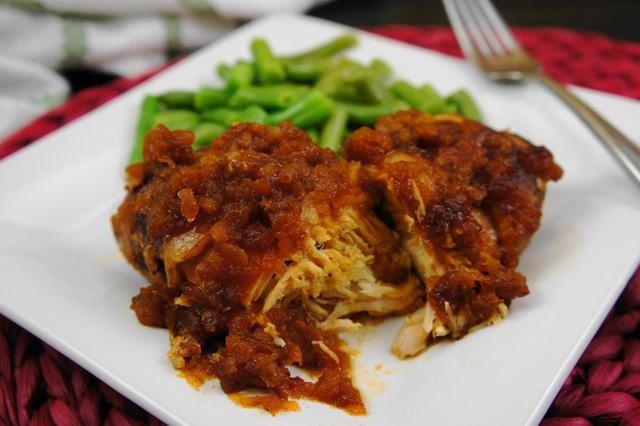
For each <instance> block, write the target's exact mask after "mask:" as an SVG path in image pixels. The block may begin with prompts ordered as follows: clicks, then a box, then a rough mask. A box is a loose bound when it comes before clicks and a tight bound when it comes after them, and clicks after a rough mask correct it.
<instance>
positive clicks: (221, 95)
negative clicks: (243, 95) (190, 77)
mask: <svg viewBox="0 0 640 426" xmlns="http://www.w3.org/2000/svg"><path fill="white" fill-rule="evenodd" d="M229 97H230V93H229V91H228V90H227V89H220V88H217V87H202V88H200V89H199V90H198V91H197V92H196V93H195V95H194V97H193V105H194V107H195V109H197V110H198V111H202V110H205V109H211V108H215V107H219V106H223V105H226V104H227V102H228V101H229Z"/></svg>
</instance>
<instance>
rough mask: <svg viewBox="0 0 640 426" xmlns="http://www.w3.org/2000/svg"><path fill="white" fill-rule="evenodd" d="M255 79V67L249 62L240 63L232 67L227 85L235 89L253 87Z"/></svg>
mask: <svg viewBox="0 0 640 426" xmlns="http://www.w3.org/2000/svg"><path fill="white" fill-rule="evenodd" d="M254 78H255V69H254V67H253V65H252V64H250V63H248V62H238V63H237V64H235V65H234V66H233V67H231V70H230V71H229V78H228V79H227V84H228V85H229V87H231V88H233V89H235V88H239V87H247V86H251V84H252V83H253V79H254Z"/></svg>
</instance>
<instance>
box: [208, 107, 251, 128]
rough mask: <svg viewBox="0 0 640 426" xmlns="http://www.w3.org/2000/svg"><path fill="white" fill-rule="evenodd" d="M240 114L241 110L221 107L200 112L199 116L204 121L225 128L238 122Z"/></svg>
mask: <svg viewBox="0 0 640 426" xmlns="http://www.w3.org/2000/svg"><path fill="white" fill-rule="evenodd" d="M241 113H242V110H239V109H232V108H227V107H221V108H214V109H208V110H206V111H202V113H201V115H200V116H201V117H202V120H204V121H208V122H211V123H218V124H222V125H224V126H226V127H229V126H231V125H232V124H233V123H235V122H237V121H238V119H239V118H240V114H241Z"/></svg>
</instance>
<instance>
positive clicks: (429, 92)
mask: <svg viewBox="0 0 640 426" xmlns="http://www.w3.org/2000/svg"><path fill="white" fill-rule="evenodd" d="M418 92H419V93H420V95H421V96H422V104H421V106H420V107H419V108H420V109H421V110H422V111H424V112H428V113H431V114H442V113H443V112H445V110H446V109H447V102H446V101H445V100H444V98H443V97H442V96H440V93H438V91H437V90H436V89H435V88H434V87H433V86H432V85H430V84H423V85H422V86H420V87H419V88H418Z"/></svg>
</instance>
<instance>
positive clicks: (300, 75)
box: [284, 58, 336, 82]
mask: <svg viewBox="0 0 640 426" xmlns="http://www.w3.org/2000/svg"><path fill="white" fill-rule="evenodd" d="M335 66H336V62H335V61H334V60H333V59H332V58H322V59H315V60H314V59H308V60H301V61H287V62H285V63H284V67H285V70H286V71H287V77H288V78H289V79H291V80H294V81H303V82H313V81H316V80H318V79H319V78H320V77H321V76H322V75H323V74H325V73H326V72H328V71H329V70H330V69H331V68H333V67H335Z"/></svg>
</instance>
